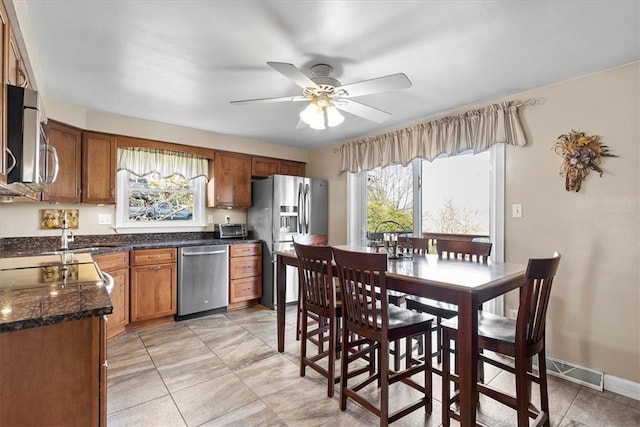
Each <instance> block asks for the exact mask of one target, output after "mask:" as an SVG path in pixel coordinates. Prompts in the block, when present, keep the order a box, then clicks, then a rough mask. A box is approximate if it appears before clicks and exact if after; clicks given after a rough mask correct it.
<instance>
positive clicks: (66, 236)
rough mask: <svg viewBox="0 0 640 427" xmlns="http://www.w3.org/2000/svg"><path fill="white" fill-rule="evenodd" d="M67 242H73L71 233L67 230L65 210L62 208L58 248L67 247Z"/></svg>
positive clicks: (64, 248)
mask: <svg viewBox="0 0 640 427" xmlns="http://www.w3.org/2000/svg"><path fill="white" fill-rule="evenodd" d="M69 243H73V233H72V232H71V231H69V224H68V223H67V210H66V209H62V235H61V236H60V249H63V250H66V249H69Z"/></svg>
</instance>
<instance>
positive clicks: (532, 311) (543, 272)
mask: <svg viewBox="0 0 640 427" xmlns="http://www.w3.org/2000/svg"><path fill="white" fill-rule="evenodd" d="M559 264H560V254H559V253H558V252H556V253H554V254H553V257H552V258H532V259H530V260H529V264H528V265H527V271H526V273H525V280H526V281H527V283H526V284H525V285H524V286H523V287H522V288H521V290H520V306H519V308H518V318H517V320H516V345H521V346H524V347H527V346H529V347H531V346H534V348H533V349H531V348H529V350H528V351H529V352H531V351H532V350H533V352H534V353H537V352H538V351H539V350H540V348H541V347H542V345H543V344H544V333H545V322H546V317H547V306H548V304H549V295H550V294H551V285H552V284H553V278H554V276H555V275H556V272H557V271H558V265H559Z"/></svg>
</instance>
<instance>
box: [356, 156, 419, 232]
mask: <svg viewBox="0 0 640 427" xmlns="http://www.w3.org/2000/svg"><path fill="white" fill-rule="evenodd" d="M412 188H413V169H412V168H411V167H410V166H409V167H403V166H400V165H392V166H387V167H385V168H375V169H373V170H371V171H369V172H367V231H368V232H369V233H373V232H376V231H391V230H393V231H399V230H398V229H400V230H406V231H409V232H411V231H413V191H412ZM394 223H395V224H394ZM376 229H377V230H376Z"/></svg>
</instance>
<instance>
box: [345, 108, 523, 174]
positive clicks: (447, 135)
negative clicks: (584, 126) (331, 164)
mask: <svg viewBox="0 0 640 427" xmlns="http://www.w3.org/2000/svg"><path fill="white" fill-rule="evenodd" d="M519 106H520V104H518V103H516V102H515V101H512V102H505V103H502V104H492V105H489V106H487V107H483V108H480V109H476V110H470V111H466V112H464V113H460V114H457V115H452V116H447V117H443V118H440V119H437V120H433V121H429V122H423V123H418V124H416V125H414V126H411V127H407V128H404V129H399V130H395V131H392V132H388V133H385V134H382V135H377V136H372V137H368V138H363V139H359V140H355V141H351V142H348V143H345V144H343V145H342V146H341V147H340V148H339V149H338V151H339V152H340V154H341V156H342V160H341V168H340V171H341V173H343V172H353V173H355V172H358V171H361V170H371V169H374V168H376V167H379V166H389V165H391V164H401V165H405V166H406V165H408V164H409V163H410V162H411V161H412V160H413V159H417V158H422V159H426V160H429V161H431V160H433V159H435V158H436V157H438V156H439V155H441V154H445V153H446V154H449V155H455V154H459V153H462V152H464V151H468V150H473V152H474V153H478V152H481V151H484V150H486V149H488V148H490V147H491V146H492V145H494V144H497V143H505V144H510V145H517V146H523V145H526V139H525V136H524V131H523V129H522V125H521V123H520V119H519V117H518V107H519Z"/></svg>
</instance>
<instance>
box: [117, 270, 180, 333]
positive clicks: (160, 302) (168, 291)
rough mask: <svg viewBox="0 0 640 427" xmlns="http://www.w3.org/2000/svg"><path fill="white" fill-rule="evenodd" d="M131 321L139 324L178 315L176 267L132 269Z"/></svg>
mask: <svg viewBox="0 0 640 427" xmlns="http://www.w3.org/2000/svg"><path fill="white" fill-rule="evenodd" d="M129 285H130V289H131V301H130V312H131V313H130V314H131V316H130V320H131V322H138V321H142V320H149V319H155V318H158V317H164V316H169V315H172V314H175V313H176V308H177V304H176V302H177V288H176V265H175V264H162V265H149V266H141V267H132V268H131V277H130V284H129Z"/></svg>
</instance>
